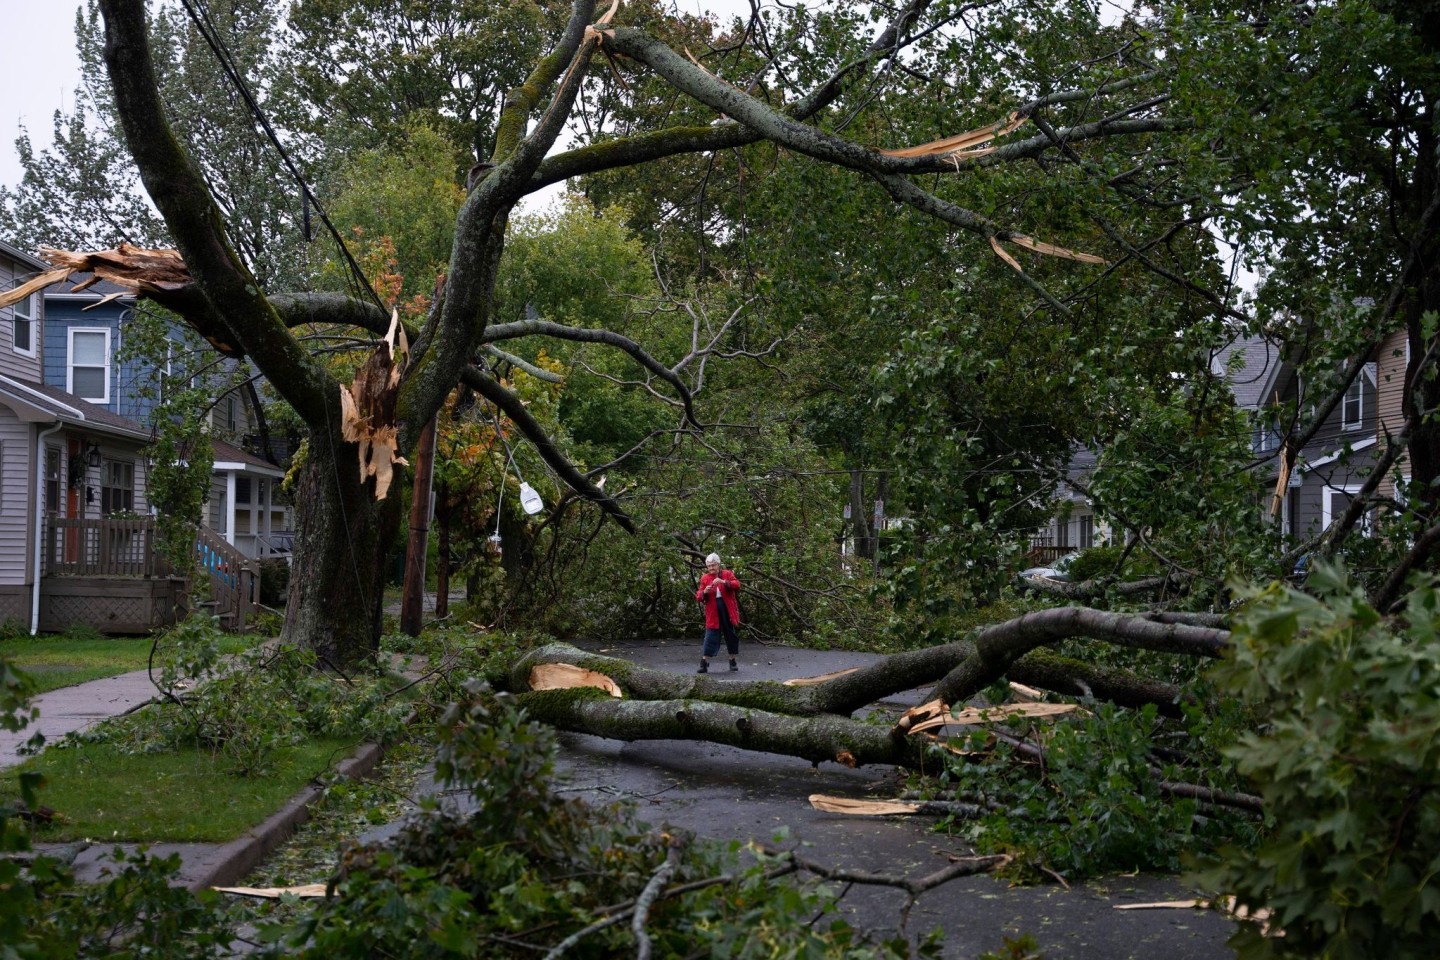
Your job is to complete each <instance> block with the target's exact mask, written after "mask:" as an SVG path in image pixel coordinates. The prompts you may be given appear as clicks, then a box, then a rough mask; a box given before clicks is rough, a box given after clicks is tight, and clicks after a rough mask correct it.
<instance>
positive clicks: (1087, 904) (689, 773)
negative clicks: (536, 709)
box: [372, 640, 1235, 960]
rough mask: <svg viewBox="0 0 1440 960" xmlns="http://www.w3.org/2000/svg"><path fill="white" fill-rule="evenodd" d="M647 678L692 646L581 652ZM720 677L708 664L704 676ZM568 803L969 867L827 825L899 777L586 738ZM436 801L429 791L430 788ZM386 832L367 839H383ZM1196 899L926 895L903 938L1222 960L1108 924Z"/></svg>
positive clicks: (750, 666)
mask: <svg viewBox="0 0 1440 960" xmlns="http://www.w3.org/2000/svg"><path fill="white" fill-rule="evenodd" d="M587 647H588V648H589V649H592V650H595V651H597V652H604V653H606V654H607V655H610V656H617V657H623V658H625V659H628V660H631V661H633V662H635V663H638V664H641V665H642V666H646V667H651V668H654V669H661V670H672V671H675V672H687V673H688V672H691V671H694V669H695V668H696V666H698V664H699V643H698V641H697V642H691V641H688V640H687V641H655V642H651V643H636V644H622V645H603V644H593V645H587ZM875 659H877V658H876V657H875V656H874V655H867V654H857V653H849V652H844V651H815V650H800V649H794V648H785V647H769V646H760V645H757V644H749V645H746V646H743V647H742V650H741V657H740V667H741V669H740V672H738V673H735V674H730V673H728V672H726V670H725V666H724V658H723V657H722V658H720V659H719V660H718V661H717V662H718V663H719V665H720V667H721V669H720V671H719V672H718V674H716V676H718V677H719V678H720V679H724V678H727V677H735V678H736V679H741V680H744V679H773V680H784V679H789V678H791V677H799V676H814V675H818V674H822V673H828V672H831V671H833V670H841V669H845V668H847V667H853V666H861V665H863V664H866V663H869V662H872V661H873V660H875ZM714 667H715V664H714V663H712V671H713V670H714ZM924 692H925V691H923V690H916V691H911V692H909V693H907V694H903V695H901V696H898V697H896V698H894V699H893V700H892V701H887V703H886V704H885V705H884V706H886V707H893V708H894V709H895V710H897V711H899V710H902V709H904V707H906V706H909V705H911V704H914V703H918V702H920V699H921V696H922V695H923V693H924ZM560 740H561V745H562V750H561V756H560V768H561V771H562V774H563V776H564V777H565V778H566V780H567V783H566V785H565V787H564V788H563V789H566V790H567V791H572V792H575V793H578V794H579V795H583V796H589V797H592V798H594V799H596V800H599V801H610V800H615V799H622V798H623V799H628V800H630V801H633V802H634V803H635V804H636V805H637V806H638V809H639V812H640V815H641V817H642V818H643V819H645V820H648V821H649V822H651V823H656V824H660V823H664V824H669V825H673V826H676V827H681V828H684V829H688V830H691V831H693V832H695V833H696V834H697V835H699V836H703V837H710V838H714V839H718V840H740V841H742V842H748V841H752V840H753V841H757V842H760V843H764V844H769V845H771V846H774V847H782V848H786V849H789V848H790V847H793V846H795V845H797V844H799V845H802V846H803V847H804V853H805V856H806V857H807V858H809V859H811V860H814V861H817V862H819V863H822V864H824V865H826V866H836V867H843V868H848V869H852V870H867V871H871V872H875V873H885V874H891V875H902V876H907V877H911V878H919V877H923V876H926V875H928V874H930V873H933V872H935V871H937V870H940V869H942V868H943V867H945V866H947V865H948V863H949V862H950V861H949V860H948V859H947V858H948V857H949V856H952V855H958V856H964V855H967V854H969V853H970V851H969V850H968V849H967V848H966V847H965V845H964V844H963V843H962V842H961V841H959V840H958V839H956V838H952V837H947V836H945V835H944V834H942V833H937V832H935V831H934V830H932V829H931V828H932V827H933V825H934V822H935V821H934V820H933V819H930V818H919V817H915V818H901V817H884V818H869V817H847V816H840V815H835V814H827V813H822V812H820V811H818V810H816V809H814V808H813V807H812V806H811V805H810V803H809V802H808V798H809V796H810V795H811V794H813V793H824V794H830V795H835V796H842V797H850V798H863V799H888V798H893V797H895V796H897V791H898V790H900V789H901V786H902V785H901V780H900V777H899V776H898V775H897V774H896V773H895V771H893V770H889V769H885V768H863V769H859V770H851V769H847V768H845V767H842V766H840V765H838V764H833V763H826V764H822V765H821V766H819V767H818V768H817V767H814V766H812V765H811V764H809V763H808V762H806V761H804V760H798V759H794V758H788V757H778V756H773V755H770V754H765V753H756V752H753V751H747V750H742V749H739V748H733V747H726V746H719V745H715V744H707V743H696V742H692V741H649V742H639V743H628V744H627V743H622V742H620V741H615V740H608V739H604V738H600V737H593V736H588V735H583V734H571V733H564V734H561V736H560ZM430 788H431V789H433V785H431V787H430ZM390 830H391V828H389V827H387V828H381V829H380V830H377V831H375V833H374V834H373V835H372V837H378V836H381V835H383V834H385V833H388V832H390ZM1191 896H1193V893H1192V892H1191V891H1189V890H1187V889H1186V888H1185V887H1184V886H1183V884H1181V883H1180V882H1179V881H1178V880H1176V879H1174V878H1170V877H1156V876H1145V875H1137V876H1124V877H1112V878H1108V879H1106V880H1104V881H1101V882H1095V883H1088V884H1084V885H1080V886H1077V887H1075V888H1073V889H1070V890H1066V889H1065V888H1064V887H1062V886H1060V885H1059V884H1051V885H1047V886H1043V887H1030V888H1021V887H1011V886H1010V885H1009V884H1008V883H1006V882H1005V881H1003V880H1000V879H997V878H994V877H991V876H985V875H982V876H976V877H966V878H961V879H957V880H954V881H951V882H950V883H948V884H946V885H945V886H943V887H940V888H937V889H935V890H932V891H929V892H927V893H925V894H923V895H922V896H921V897H920V898H919V900H918V901H917V903H916V904H915V905H914V906H913V908H912V909H911V911H910V914H909V918H908V922H907V924H906V926H905V929H904V932H905V933H906V934H907V935H909V936H911V937H915V936H919V935H923V934H925V933H928V932H929V931H930V930H932V929H935V928H941V929H943V931H944V941H943V950H944V956H946V957H951V958H957V960H959V958H965V960H973V958H975V957H977V956H979V955H980V954H981V953H983V952H984V951H987V950H990V951H999V950H1000V949H1001V947H1002V945H1003V940H1004V938H1005V937H1007V936H1008V937H1018V936H1019V935H1021V934H1025V933H1028V934H1030V935H1032V936H1033V937H1035V939H1036V940H1037V941H1038V943H1039V946H1040V950H1041V952H1042V953H1043V954H1044V956H1045V957H1046V958H1047V960H1124V958H1132V957H1133V958H1137V960H1138V958H1146V960H1150V958H1154V957H1157V956H1168V957H1173V958H1176V960H1180V958H1184V960H1231V958H1233V957H1234V956H1235V954H1234V951H1232V950H1231V949H1230V948H1229V947H1227V946H1226V945H1225V940H1226V939H1227V938H1228V937H1229V936H1230V934H1231V933H1232V932H1233V930H1234V928H1233V925H1232V924H1231V923H1230V921H1228V920H1226V919H1225V918H1223V917H1221V916H1219V915H1218V914H1214V913H1206V912H1201V911H1194V910H1175V909H1165V910H1126V911H1122V910H1116V909H1114V908H1115V906H1116V905H1117V904H1122V903H1138V902H1154V901H1163V900H1177V899H1187V898H1189V897H1191ZM905 902H906V895H905V894H904V893H903V892H902V891H899V890H895V889H888V888H878V887H853V888H852V889H851V890H849V891H848V892H847V893H846V896H845V898H844V900H843V901H842V909H844V911H845V912H846V914H847V919H849V920H850V921H851V922H852V923H855V924H857V925H859V926H861V927H863V928H865V929H866V930H869V931H871V932H873V933H876V934H881V935H886V936H889V935H894V934H897V933H899V932H901V931H900V924H901V913H902V910H903V908H904V906H905Z"/></svg>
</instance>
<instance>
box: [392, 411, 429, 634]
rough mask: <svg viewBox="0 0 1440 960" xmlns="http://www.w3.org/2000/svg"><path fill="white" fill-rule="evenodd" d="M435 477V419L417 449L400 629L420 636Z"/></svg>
mask: <svg viewBox="0 0 1440 960" xmlns="http://www.w3.org/2000/svg"><path fill="white" fill-rule="evenodd" d="M434 476H435V418H431V420H430V422H429V423H427V424H425V429H424V430H422V431H420V447H419V449H418V450H416V451H415V490H414V495H413V496H412V497H411V499H410V539H409V540H408V541H406V544H405V587H404V591H403V594H402V598H401V601H400V629H401V630H403V631H404V632H405V633H407V634H409V635H410V636H412V637H418V636H420V627H421V626H422V624H423V623H424V621H425V548H426V546H427V545H428V544H429V542H430V486H431V481H432V480H433V479H434Z"/></svg>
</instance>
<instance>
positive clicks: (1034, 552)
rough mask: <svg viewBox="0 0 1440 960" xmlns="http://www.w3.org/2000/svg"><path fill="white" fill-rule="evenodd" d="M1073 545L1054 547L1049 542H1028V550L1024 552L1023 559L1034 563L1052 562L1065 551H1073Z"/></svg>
mask: <svg viewBox="0 0 1440 960" xmlns="http://www.w3.org/2000/svg"><path fill="white" fill-rule="evenodd" d="M1075 550H1076V548H1075V547H1056V546H1052V545H1051V544H1048V543H1045V544H1037V543H1034V542H1033V541H1032V542H1031V544H1030V551H1029V552H1028V553H1026V554H1025V559H1026V560H1028V561H1029V562H1031V563H1034V564H1042V563H1054V562H1055V561H1056V560H1059V559H1060V558H1061V557H1063V556H1065V555H1066V554H1067V553H1074V552H1075Z"/></svg>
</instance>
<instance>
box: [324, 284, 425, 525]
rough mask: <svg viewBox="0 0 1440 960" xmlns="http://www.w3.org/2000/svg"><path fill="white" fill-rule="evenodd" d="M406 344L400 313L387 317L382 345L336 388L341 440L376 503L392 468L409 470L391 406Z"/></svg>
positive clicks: (385, 489)
mask: <svg viewBox="0 0 1440 960" xmlns="http://www.w3.org/2000/svg"><path fill="white" fill-rule="evenodd" d="M409 353H410V345H409V343H408V342H407V341H406V339H405V329H404V328H403V327H402V326H401V325H400V314H399V313H398V312H395V311H392V312H391V314H390V330H389V332H388V333H386V334H385V340H384V342H382V343H381V344H380V345H379V346H378V347H376V348H375V352H374V353H372V354H370V356H369V358H368V359H367V360H366V361H365V363H364V364H362V365H361V367H360V369H359V370H358V371H356V373H355V380H354V382H352V383H351V384H350V386H348V387H347V386H345V385H344V384H343V383H342V384H341V385H340V414H341V421H340V436H341V437H343V438H344V439H345V440H347V441H349V442H351V443H355V444H358V445H359V447H360V449H359V459H360V482H361V483H364V482H365V481H366V480H368V479H369V478H370V477H374V478H375V499H376V500H384V499H385V495H386V494H388V493H389V492H390V484H391V482H392V481H393V480H394V479H395V465H396V464H399V465H401V466H409V461H407V460H406V459H405V458H404V457H402V456H400V451H399V445H400V441H399V438H398V431H397V429H396V426H395V401H396V398H397V397H398V396H399V393H400V375H401V374H402V373H403V372H404V371H405V361H406V359H407V358H408V356H409Z"/></svg>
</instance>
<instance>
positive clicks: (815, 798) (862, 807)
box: [810, 793, 924, 817]
mask: <svg viewBox="0 0 1440 960" xmlns="http://www.w3.org/2000/svg"><path fill="white" fill-rule="evenodd" d="M810 806H812V807H814V808H815V809H816V810H819V811H821V812H822V813H843V814H846V815H848V816H852V817H890V816H896V815H899V814H910V813H919V812H920V808H921V807H922V806H924V804H921V803H915V802H911V801H908V800H851V799H849V798H847V797H829V796H826V795H825V794H823V793H812V794H810Z"/></svg>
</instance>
